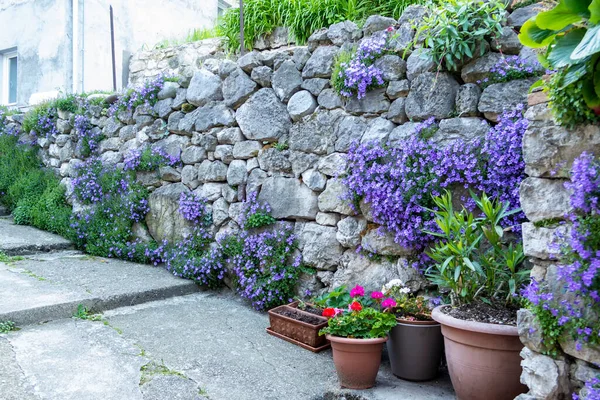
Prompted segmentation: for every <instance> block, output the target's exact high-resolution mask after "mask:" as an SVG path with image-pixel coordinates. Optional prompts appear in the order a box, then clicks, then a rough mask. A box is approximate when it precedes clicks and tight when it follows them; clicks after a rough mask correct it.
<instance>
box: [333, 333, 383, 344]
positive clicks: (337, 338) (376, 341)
mask: <svg viewBox="0 0 600 400" xmlns="http://www.w3.org/2000/svg"><path fill="white" fill-rule="evenodd" d="M325 338H327V339H328V340H329V341H331V342H337V343H345V344H379V343H385V342H387V340H388V338H387V336H386V337H383V338H373V339H356V338H347V337H341V336H334V335H329V334H327V335H325Z"/></svg>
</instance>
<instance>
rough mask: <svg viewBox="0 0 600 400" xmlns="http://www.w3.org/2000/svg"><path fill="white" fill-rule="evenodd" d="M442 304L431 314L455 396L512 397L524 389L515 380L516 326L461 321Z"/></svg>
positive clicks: (471, 398) (493, 399) (518, 363)
mask: <svg viewBox="0 0 600 400" xmlns="http://www.w3.org/2000/svg"><path fill="white" fill-rule="evenodd" d="M444 307H448V306H439V307H436V308H435V309H434V310H433V312H432V313H431V316H432V317H433V319H434V320H436V321H438V322H439V323H440V324H441V325H442V334H443V335H444V344H445V347H446V359H447V361H448V372H449V373H450V379H451V380H452V386H454V390H455V392H456V397H457V398H458V399H459V400H479V399H482V398H485V399H486V400H512V399H514V398H515V397H517V396H518V395H519V394H521V393H525V392H527V387H526V386H524V385H522V384H521V382H520V381H519V377H520V376H521V357H520V356H519V352H520V351H521V349H522V348H523V345H522V344H521V341H520V340H519V334H518V332H517V327H515V326H506V325H497V324H487V323H482V322H474V321H464V320H461V319H457V318H454V317H451V316H449V315H447V314H444V312H443V311H442V309H443V308H444ZM482 396H484V397H482Z"/></svg>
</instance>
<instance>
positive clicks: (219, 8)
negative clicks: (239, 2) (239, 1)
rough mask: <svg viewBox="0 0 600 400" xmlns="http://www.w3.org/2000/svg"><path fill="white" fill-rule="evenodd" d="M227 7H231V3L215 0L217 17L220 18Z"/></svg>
mask: <svg viewBox="0 0 600 400" xmlns="http://www.w3.org/2000/svg"><path fill="white" fill-rule="evenodd" d="M228 8H231V4H229V3H228V2H226V1H225V0H217V18H221V16H222V15H223V14H224V13H225V10H227V9H228Z"/></svg>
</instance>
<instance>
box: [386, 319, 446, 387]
mask: <svg viewBox="0 0 600 400" xmlns="http://www.w3.org/2000/svg"><path fill="white" fill-rule="evenodd" d="M396 320H397V321H398V325H396V326H395V327H394V328H393V329H392V330H391V331H390V334H389V338H390V340H389V341H388V342H387V349H388V355H389V357H390V364H391V366H392V373H393V374H394V375H396V376H397V377H398V378H401V379H406V380H409V381H429V380H432V379H435V377H436V376H437V374H438V371H439V368H440V364H441V362H442V354H443V352H444V337H443V336H442V331H441V328H440V324H439V323H437V322H435V321H408V320H405V319H401V318H397V319H396Z"/></svg>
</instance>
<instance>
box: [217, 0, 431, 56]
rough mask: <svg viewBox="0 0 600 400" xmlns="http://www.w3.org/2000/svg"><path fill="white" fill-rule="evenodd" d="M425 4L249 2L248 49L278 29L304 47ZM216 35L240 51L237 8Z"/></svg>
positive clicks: (384, 0) (418, 0)
mask: <svg viewBox="0 0 600 400" xmlns="http://www.w3.org/2000/svg"><path fill="white" fill-rule="evenodd" d="M422 3H424V0H398V1H390V0H289V1H280V0H247V1H245V2H244V41H245V43H244V44H245V48H248V49H251V48H252V47H253V44H254V42H255V40H256V39H257V38H258V37H259V36H261V35H264V34H268V33H271V32H272V31H273V29H274V28H276V27H278V26H285V27H287V28H288V29H289V32H290V36H291V37H292V38H294V39H295V41H296V43H298V44H304V43H306V41H307V40H308V38H309V37H310V35H312V33H313V32H314V31H316V30H318V29H320V28H325V27H329V26H330V25H332V24H335V23H337V22H342V21H346V20H350V21H355V22H356V23H358V24H362V23H363V22H364V21H365V20H366V19H367V17H368V16H370V15H383V16H386V17H392V18H395V19H398V18H399V17H400V15H401V14H402V11H404V9H405V8H406V7H407V6H409V5H411V4H422ZM217 33H218V34H219V35H220V36H225V37H226V38H227V46H228V49H229V50H230V51H236V50H238V49H239V48H240V42H239V38H240V14H239V10H238V9H237V8H232V9H229V10H227V12H226V13H225V14H224V15H223V17H222V18H221V20H220V21H219V26H218V28H217Z"/></svg>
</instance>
